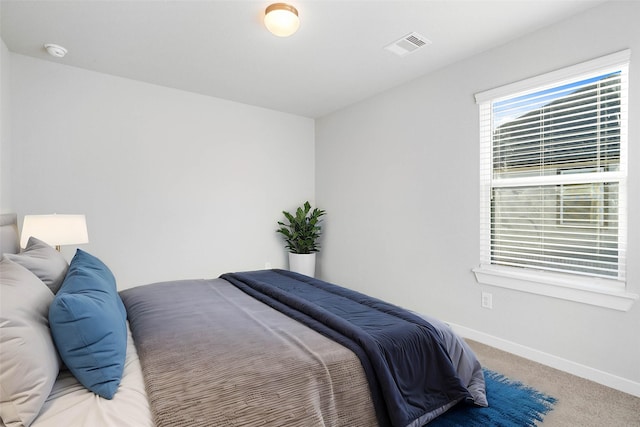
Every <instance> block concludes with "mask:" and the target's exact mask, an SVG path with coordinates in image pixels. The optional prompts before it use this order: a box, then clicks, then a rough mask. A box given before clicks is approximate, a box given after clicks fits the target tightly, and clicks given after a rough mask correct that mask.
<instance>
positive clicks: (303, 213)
mask: <svg viewBox="0 0 640 427" xmlns="http://www.w3.org/2000/svg"><path fill="white" fill-rule="evenodd" d="M282 213H283V214H284V216H285V218H286V219H287V221H288V222H289V223H288V224H285V223H284V222H282V221H278V225H279V226H280V228H279V229H278V230H276V232H278V233H280V234H282V236H283V238H284V241H285V242H286V245H285V248H287V249H288V250H289V270H291V271H295V272H297V273H301V274H305V275H307V276H311V277H313V275H314V274H315V269H316V252H318V251H319V250H320V245H319V244H318V239H319V238H320V234H322V227H321V226H320V222H321V221H322V220H321V217H322V216H323V215H324V214H325V213H326V212H325V211H324V210H322V209H318V208H314V209H313V210H311V205H310V204H309V202H305V203H304V205H303V206H300V207H298V209H296V213H295V215H292V214H291V213H289V212H287V211H282Z"/></svg>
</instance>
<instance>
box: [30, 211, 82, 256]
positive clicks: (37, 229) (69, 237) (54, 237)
mask: <svg viewBox="0 0 640 427" xmlns="http://www.w3.org/2000/svg"><path fill="white" fill-rule="evenodd" d="M29 237H35V238H36V239H40V240H42V241H43V242H45V243H47V244H49V245H51V246H61V245H77V244H82V243H89V234H88V233H87V220H86V218H85V216H84V215H57V214H53V215H25V217H24V222H23V223H22V234H21V237H20V246H21V247H23V248H24V247H26V246H27V242H28V241H29Z"/></svg>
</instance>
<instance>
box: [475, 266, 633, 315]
mask: <svg viewBox="0 0 640 427" xmlns="http://www.w3.org/2000/svg"><path fill="white" fill-rule="evenodd" d="M473 273H474V274H475V275H476V280H477V281H478V283H481V284H483V285H491V286H498V287H501V288H507V289H514V290H517V291H521V292H528V293H532V294H537V295H545V296H548V297H553V298H560V299H564V300H568V301H574V302H579V303H582V304H589V305H595V306H598V307H605V308H610V309H613V310H619V311H629V309H630V308H631V306H632V305H633V303H634V302H635V301H636V300H637V299H638V298H639V296H638V295H637V294H633V293H631V292H627V291H625V290H624V287H623V285H622V284H621V282H619V281H617V280H609V279H598V278H588V277H585V278H583V277H580V278H576V277H573V276H570V275H564V274H554V273H548V272H544V271H540V272H532V271H527V270H520V269H514V268H509V267H499V266H493V265H492V266H480V267H478V268H474V269H473Z"/></svg>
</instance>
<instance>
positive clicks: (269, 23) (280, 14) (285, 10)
mask: <svg viewBox="0 0 640 427" xmlns="http://www.w3.org/2000/svg"><path fill="white" fill-rule="evenodd" d="M264 25H265V26H266V27H267V29H268V30H269V31H271V33H273V34H274V35H276V36H278V37H289V36H290V35H292V34H293V33H295V32H296V31H298V28H299V27H300V18H299V17H298V11H297V10H296V8H295V7H293V6H290V5H288V4H285V3H274V4H272V5H271V6H269V7H267V9H266V11H265V15H264Z"/></svg>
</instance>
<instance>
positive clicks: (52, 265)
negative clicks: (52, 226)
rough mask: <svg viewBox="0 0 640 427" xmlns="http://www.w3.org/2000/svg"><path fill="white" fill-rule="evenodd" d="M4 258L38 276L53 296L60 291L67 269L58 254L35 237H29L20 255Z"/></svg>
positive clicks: (64, 261) (67, 266)
mask: <svg viewBox="0 0 640 427" xmlns="http://www.w3.org/2000/svg"><path fill="white" fill-rule="evenodd" d="M4 257H5V258H8V259H10V260H11V261H13V262H17V263H18V264H20V265H21V266H23V267H25V268H26V269H27V270H29V271H30V272H32V273H33V274H35V275H36V276H38V278H39V279H40V280H42V281H43V282H44V284H45V285H47V286H48V287H49V289H51V292H53V293H54V294H55V293H56V292H58V289H60V285H62V281H63V280H64V277H65V275H66V274H67V269H68V268H69V264H68V263H67V260H66V259H64V256H62V254H61V253H60V252H58V251H56V250H55V249H53V248H52V247H51V246H49V245H48V244H46V243H45V242H43V241H42V240H38V239H36V238H35V237H29V241H28V242H27V247H26V248H25V249H24V251H22V252H21V253H19V254H4Z"/></svg>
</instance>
